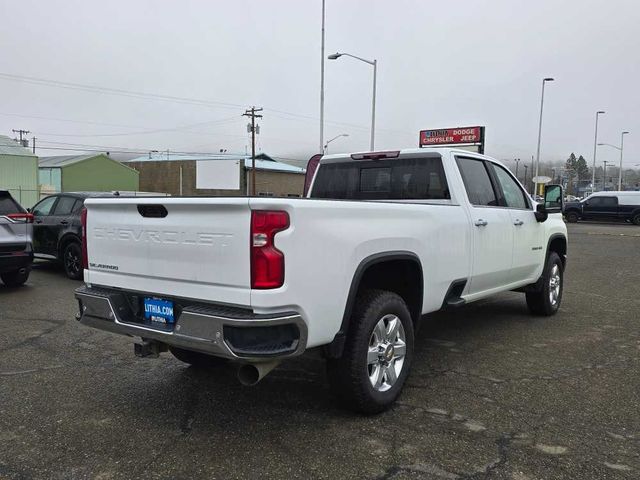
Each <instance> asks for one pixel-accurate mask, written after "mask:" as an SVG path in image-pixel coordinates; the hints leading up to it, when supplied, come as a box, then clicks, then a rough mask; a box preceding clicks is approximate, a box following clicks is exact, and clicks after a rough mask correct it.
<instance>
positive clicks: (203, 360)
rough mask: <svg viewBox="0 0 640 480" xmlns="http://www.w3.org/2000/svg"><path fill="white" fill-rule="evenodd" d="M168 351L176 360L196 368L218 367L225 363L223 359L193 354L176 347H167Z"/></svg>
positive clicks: (190, 351) (197, 353)
mask: <svg viewBox="0 0 640 480" xmlns="http://www.w3.org/2000/svg"><path fill="white" fill-rule="evenodd" d="M169 351H170V352H171V353H172V354H173V356H174V357H176V358H177V359H178V360H180V361H181V362H184V363H188V364H189V365H193V366H194V367H197V368H212V367H217V366H219V365H224V364H225V363H226V362H227V361H226V360H225V359H224V358H220V357H213V356H211V355H206V354H204V353H200V352H194V351H192V350H185V349H183V348H178V347H169Z"/></svg>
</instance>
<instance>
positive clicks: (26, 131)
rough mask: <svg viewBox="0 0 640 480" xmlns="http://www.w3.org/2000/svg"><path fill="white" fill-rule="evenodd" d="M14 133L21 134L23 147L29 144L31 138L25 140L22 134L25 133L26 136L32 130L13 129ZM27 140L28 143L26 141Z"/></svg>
mask: <svg viewBox="0 0 640 480" xmlns="http://www.w3.org/2000/svg"><path fill="white" fill-rule="evenodd" d="M12 132H13V133H17V134H18V135H20V145H22V146H23V147H26V146H28V145H29V140H27V139H26V138H25V139H24V140H23V139H22V135H24V136H25V137H26V136H27V135H28V134H30V133H31V132H30V131H29V130H22V129H20V130H12ZM25 142H26V143H25Z"/></svg>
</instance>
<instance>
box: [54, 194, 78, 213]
mask: <svg viewBox="0 0 640 480" xmlns="http://www.w3.org/2000/svg"><path fill="white" fill-rule="evenodd" d="M75 203H76V199H75V198H73V197H60V199H59V200H58V203H56V208H55V210H54V211H53V214H54V215H70V214H71V212H73V206H74V205H75Z"/></svg>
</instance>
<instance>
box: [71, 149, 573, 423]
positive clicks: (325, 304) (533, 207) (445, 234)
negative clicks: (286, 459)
mask: <svg viewBox="0 0 640 480" xmlns="http://www.w3.org/2000/svg"><path fill="white" fill-rule="evenodd" d="M310 172H311V170H310ZM562 199H563V195H562V188H561V187H560V186H559V185H548V186H547V187H546V189H545V202H544V203H541V204H536V203H534V202H533V201H532V200H531V198H530V196H529V195H528V194H527V193H526V192H525V190H524V189H523V187H522V186H521V185H520V183H519V182H518V181H517V180H516V178H515V177H514V176H513V175H512V174H511V173H510V172H509V171H508V170H507V169H506V168H504V167H503V166H502V165H501V164H500V163H499V162H498V161H496V160H494V159H492V158H489V157H486V156H483V155H478V154H474V153H470V152H468V151H463V150H454V149H444V148H437V149H411V150H400V151H388V152H368V153H355V154H352V155H331V156H325V157H323V158H322V159H321V161H320V163H319V164H318V167H317V170H315V174H314V176H313V182H312V185H311V189H310V192H309V194H308V195H307V198H299V199H294V198H262V197H260V198H246V197H244V198H243V197H234V198H219V197H217V198H211V197H191V198H186V197H176V198H164V197H163V198H119V199H111V198H109V199H106V198H95V199H88V200H87V201H86V202H85V206H86V210H85V211H84V212H83V215H82V217H83V222H84V223H83V225H84V230H83V234H84V236H85V239H84V242H83V243H84V246H85V251H84V252H83V253H84V258H85V263H86V266H85V270H84V280H85V283H86V285H85V286H83V287H81V288H79V289H78V290H76V293H75V295H76V298H77V299H78V301H79V307H80V313H79V315H78V319H79V320H80V322H82V323H83V324H86V325H89V326H92V327H95V328H99V329H103V330H107V331H111V332H115V333H120V334H126V335H130V336H135V337H141V338H142V341H141V342H139V343H137V344H136V353H137V354H138V355H140V356H150V355H154V356H157V355H158V353H159V352H163V351H166V350H167V349H168V350H170V351H171V352H172V353H173V354H174V355H175V356H176V357H177V358H178V359H180V360H182V361H185V362H187V363H190V364H192V365H197V366H203V365H211V364H212V363H214V362H221V361H232V362H236V363H238V364H239V369H238V376H239V379H240V381H241V382H242V383H244V384H253V383H256V382H257V381H259V380H260V379H261V378H262V377H263V376H264V375H266V374H267V373H268V372H269V371H270V370H271V369H272V368H274V367H275V366H276V365H277V364H278V363H279V362H280V361H282V360H283V359H286V358H289V357H293V356H296V355H300V354H302V353H303V352H304V351H305V350H309V349H311V348H316V347H321V349H322V352H323V353H324V356H325V357H326V359H327V365H328V377H329V381H330V383H331V385H332V387H333V389H334V391H335V394H336V396H337V397H338V398H339V399H340V400H341V401H342V402H343V403H344V404H345V405H346V406H348V407H350V408H352V409H355V410H357V411H360V412H365V413H374V412H379V411H382V410H384V409H385V408H388V407H389V406H390V405H391V404H392V403H393V402H394V400H395V399H396V398H397V397H398V395H399V393H400V391H401V389H402V386H403V384H404V383H405V380H406V378H407V375H408V373H409V368H410V365H411V361H412V357H413V351H414V331H415V329H416V327H417V324H418V322H419V321H420V318H421V316H422V315H424V314H427V313H429V312H434V311H436V310H440V309H442V308H455V307H457V306H460V305H463V304H465V303H469V302H473V301H475V300H479V299H481V298H485V297H488V296H490V295H494V294H496V293H499V292H504V291H507V290H517V291H521V292H523V293H524V294H525V296H526V303H527V305H528V308H529V310H530V311H531V312H532V313H533V314H536V315H553V314H554V313H556V311H557V310H558V308H559V306H560V302H561V300H562V287H563V272H564V268H565V262H566V255H567V230H566V227H565V224H564V222H563V220H562V213H561V211H562Z"/></svg>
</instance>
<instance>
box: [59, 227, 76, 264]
mask: <svg viewBox="0 0 640 480" xmlns="http://www.w3.org/2000/svg"><path fill="white" fill-rule="evenodd" d="M72 242H77V243H79V244H80V245H82V240H81V239H80V237H78V236H77V235H76V234H75V233H71V232H68V233H65V234H64V235H63V236H62V237H61V238H60V241H59V242H58V259H59V260H61V259H62V257H63V255H64V249H65V248H67V245H69V244H70V243H72Z"/></svg>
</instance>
